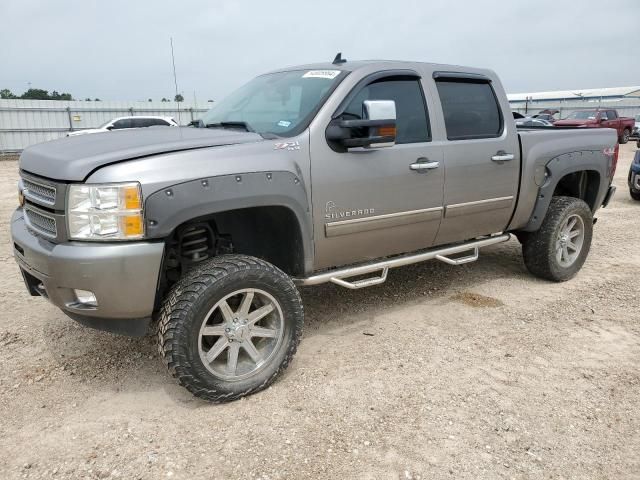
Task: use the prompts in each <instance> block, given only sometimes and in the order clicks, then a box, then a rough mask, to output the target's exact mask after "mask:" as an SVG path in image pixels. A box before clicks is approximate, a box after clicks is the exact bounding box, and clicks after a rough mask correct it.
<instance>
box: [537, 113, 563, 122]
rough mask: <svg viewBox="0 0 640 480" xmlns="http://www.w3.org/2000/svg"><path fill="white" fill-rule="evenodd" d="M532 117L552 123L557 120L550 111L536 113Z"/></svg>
mask: <svg viewBox="0 0 640 480" xmlns="http://www.w3.org/2000/svg"><path fill="white" fill-rule="evenodd" d="M532 118H537V119H539V120H545V121H547V122H549V123H553V122H555V121H556V120H557V118H555V117H554V116H553V115H552V114H550V113H536V114H535V115H533V116H532Z"/></svg>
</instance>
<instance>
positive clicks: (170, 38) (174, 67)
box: [169, 37, 182, 125]
mask: <svg viewBox="0 0 640 480" xmlns="http://www.w3.org/2000/svg"><path fill="white" fill-rule="evenodd" d="M169 41H170V42H171V64H172V65H173V85H174V86H175V89H176V96H175V97H174V98H173V99H174V100H175V99H176V97H177V96H178V78H177V77H176V58H175V56H174V55H173V37H169ZM176 103H177V104H178V125H179V124H181V123H182V121H181V119H180V102H176Z"/></svg>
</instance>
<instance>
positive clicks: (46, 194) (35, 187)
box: [22, 178, 56, 205]
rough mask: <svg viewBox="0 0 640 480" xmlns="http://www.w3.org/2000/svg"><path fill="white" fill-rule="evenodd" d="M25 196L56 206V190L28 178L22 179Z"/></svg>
mask: <svg viewBox="0 0 640 480" xmlns="http://www.w3.org/2000/svg"><path fill="white" fill-rule="evenodd" d="M22 186H23V194H24V196H25V197H26V198H28V199H31V200H33V201H35V202H38V203H44V204H46V205H55V203H56V189H55V187H53V186H49V185H43V184H41V183H37V182H34V181H33V180H29V179H26V178H23V179H22Z"/></svg>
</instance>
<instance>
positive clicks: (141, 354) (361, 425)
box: [0, 144, 640, 480]
mask: <svg viewBox="0 0 640 480" xmlns="http://www.w3.org/2000/svg"><path fill="white" fill-rule="evenodd" d="M635 150H636V148H635V146H633V145H632V144H628V145H625V146H623V147H622V151H621V159H620V162H619V166H618V174H617V176H616V184H617V185H618V193H617V195H616V197H615V198H614V200H613V202H612V204H611V205H610V206H609V208H607V209H604V210H601V211H600V212H599V215H598V217H599V221H598V224H597V225H596V227H595V235H594V244H593V246H592V250H591V254H590V256H589V258H588V260H587V263H586V265H585V267H584V268H583V270H582V271H581V273H580V274H579V275H578V276H577V277H576V278H575V279H573V280H571V281H570V282H567V283H563V284H552V283H548V282H544V281H541V280H537V279H535V278H533V277H532V276H530V275H529V274H527V272H526V271H525V268H524V265H523V262H522V257H521V254H520V248H519V245H518V243H517V242H516V241H515V240H514V241H511V242H508V243H506V244H501V245H497V246H494V247H490V248H487V249H485V250H483V251H482V254H481V257H480V260H479V261H478V262H476V263H473V264H469V265H464V266H460V267H453V266H449V265H445V264H442V263H438V262H427V263H425V264H422V265H416V266H411V267H405V268H404V269H398V270H394V271H392V272H391V273H390V274H389V277H390V278H389V281H388V282H387V283H386V284H384V285H382V286H378V287H372V288H369V289H365V290H362V291H348V290H341V289H340V288H339V287H336V286H333V285H326V286H322V287H317V288H315V289H306V290H304V291H303V292H302V293H303V300H304V303H305V307H306V322H307V323H306V330H305V335H304V339H303V341H302V344H301V345H300V348H299V350H298V354H297V356H296V358H295V360H294V361H293V363H292V364H291V366H290V367H289V369H288V371H287V372H286V373H285V375H284V376H283V377H281V378H280V379H279V381H277V382H276V383H275V384H274V385H273V386H272V387H271V388H269V389H268V390H266V391H264V392H262V393H259V394H256V395H253V396H251V397H249V398H246V399H243V400H241V401H238V402H235V403H231V404H225V405H209V404H206V403H204V402H202V401H199V400H197V399H194V398H193V397H191V396H190V394H189V393H187V392H186V391H185V390H183V389H182V388H180V387H178V386H177V385H176V384H175V383H174V381H173V380H172V379H171V378H170V377H169V376H168V374H167V372H166V371H165V370H164V367H163V366H162V364H161V362H160V360H159V359H158V358H157V354H156V351H155V346H154V344H153V341H152V339H150V338H146V339H130V338H126V337H120V336H115V335H110V334H106V333H101V332H96V331H92V330H89V329H86V328H84V327H81V326H79V325H77V324H75V323H74V322H72V321H71V320H69V319H68V318H66V317H65V316H64V315H63V314H61V313H60V312H59V311H58V310H57V309H56V308H54V307H52V306H51V305H49V304H47V303H46V302H45V301H44V300H43V299H41V298H31V297H29V296H27V294H26V291H25V288H24V286H23V284H22V281H21V279H20V275H19V272H18V269H17V267H16V265H15V263H14V261H13V258H12V250H11V245H10V240H9V233H8V231H9V225H8V223H9V215H10V212H11V210H12V209H13V208H14V205H15V204H16V188H15V184H16V179H17V164H16V163H15V162H0V185H1V188H0V221H1V228H0V244H1V247H0V248H1V249H0V289H1V291H2V296H1V297H0V302H1V304H0V346H1V347H2V348H0V364H1V365H2V366H3V369H2V371H1V372H0V419H1V423H0V432H1V435H0V471H1V472H2V473H1V474H0V477H2V478H7V479H9V478H60V479H63V478H68V479H81V478H88V479H99V478H122V479H160V478H174V479H196V478H203V479H218V478H220V479H223V478H224V479H229V478H247V479H257V478H261V479H265V480H266V479H271V480H275V479H283V478H296V479H299V478H314V479H315V478H331V479H338V478H339V479H344V478H365V479H418V478H422V479H427V478H428V479H434V478H456V479H458V478H468V479H478V478H483V479H484V478H516V479H520V478H534V479H537V478H540V479H542V478H545V479H547V478H557V479H559V478H564V479H568V478H576V479H585V478H589V479H596V478H598V479H599V478H603V479H604V478H607V479H613V478H615V479H622V478H640V455H639V452H640V433H639V432H640V406H639V401H638V398H639V394H640V373H639V367H640V325H639V324H638V311H639V310H640V293H639V292H638V288H637V286H638V274H637V271H638V268H639V267H640V250H638V248H637V247H638V245H640V228H639V227H638V225H639V221H640V220H639V218H640V217H639V216H638V214H639V212H640V203H638V202H635V203H634V202H633V201H632V200H630V198H629V194H628V190H627V187H626V175H627V172H628V168H629V163H630V161H631V159H632V157H633V153H634V152H635Z"/></svg>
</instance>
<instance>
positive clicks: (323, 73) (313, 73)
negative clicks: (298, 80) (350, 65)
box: [302, 70, 340, 80]
mask: <svg viewBox="0 0 640 480" xmlns="http://www.w3.org/2000/svg"><path fill="white" fill-rule="evenodd" d="M338 75H340V70H309V71H308V72H307V73H305V74H304V75H302V78H328V79H330V80H333V79H334V78H336V77H337V76H338Z"/></svg>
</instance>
